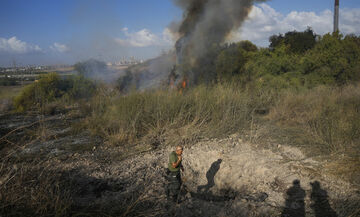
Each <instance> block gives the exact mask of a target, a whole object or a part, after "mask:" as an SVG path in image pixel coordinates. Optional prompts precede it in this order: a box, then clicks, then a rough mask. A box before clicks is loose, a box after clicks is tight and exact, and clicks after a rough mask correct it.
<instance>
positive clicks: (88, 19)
mask: <svg viewBox="0 0 360 217" xmlns="http://www.w3.org/2000/svg"><path fill="white" fill-rule="evenodd" d="M333 8H334V0H302V1H289V0H272V1H264V2H263V3H258V4H255V5H254V7H253V9H252V11H251V12H250V14H249V18H248V19H247V20H246V21H245V22H244V23H243V25H242V26H241V27H240V28H239V29H236V30H234V32H233V33H232V34H231V36H232V37H231V38H229V40H230V41H240V40H250V41H252V42H253V43H255V44H256V45H258V46H261V47H266V46H268V44H269V42H268V38H269V37H270V36H271V35H274V34H279V33H286V32H288V31H294V30H296V31H304V30H305V29H306V28H307V27H311V28H312V29H313V30H314V31H315V33H317V34H320V35H323V34H326V33H328V32H331V31H332V29H333ZM182 13H183V12H182V11H181V9H180V8H178V7H177V6H176V5H175V4H174V3H173V1H172V0H0V67H8V66H13V65H17V66H23V65H53V64H74V63H76V62H78V61H83V60H86V59H89V58H95V59H99V60H102V61H106V62H108V61H110V62H114V61H118V60H120V59H121V58H123V57H127V58H128V57H131V56H134V57H135V58H137V59H149V58H154V57H156V56H158V55H160V54H161V53H164V52H167V51H169V50H170V49H172V48H173V46H174V41H175V39H174V38H173V36H172V34H171V33H170V31H169V29H168V26H169V25H170V23H172V22H173V21H180V20H181V18H182ZM340 31H341V32H342V33H343V34H356V35H360V1H359V0H340Z"/></svg>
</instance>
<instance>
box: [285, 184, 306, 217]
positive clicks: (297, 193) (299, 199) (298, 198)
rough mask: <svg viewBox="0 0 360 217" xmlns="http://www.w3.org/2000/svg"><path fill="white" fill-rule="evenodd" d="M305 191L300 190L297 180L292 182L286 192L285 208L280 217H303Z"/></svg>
mask: <svg viewBox="0 0 360 217" xmlns="http://www.w3.org/2000/svg"><path fill="white" fill-rule="evenodd" d="M305 195H306V194H305V190H304V189H303V188H301V186H300V181H299V180H298V179H296V180H294V181H293V186H291V187H290V188H289V189H288V190H287V191H286V201H285V208H284V210H283V211H282V213H281V217H305V202H304V198H305Z"/></svg>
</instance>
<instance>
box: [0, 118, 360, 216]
mask: <svg viewBox="0 0 360 217" xmlns="http://www.w3.org/2000/svg"><path fill="white" fill-rule="evenodd" d="M80 118H81V117H80V116H77V115H76V114H67V115H63V114H61V113H59V114H55V115H52V116H41V115H38V114H28V115H14V114H13V115H11V114H8V115H2V116H0V129H1V131H0V133H1V138H2V140H1V143H0V149H1V155H2V157H4V156H5V155H6V154H7V155H8V154H9V153H11V154H12V156H13V157H12V158H11V159H12V160H9V161H8V162H7V164H6V165H7V166H12V167H13V169H9V170H7V171H9V174H14V175H13V176H14V177H15V178H16V174H17V172H16V171H17V170H18V169H17V168H19V167H20V165H23V164H24V163H26V162H29V164H30V163H34V161H31V160H30V161H29V160H28V159H32V158H33V159H41V161H42V165H43V166H41V169H40V170H37V171H38V172H39V173H41V174H39V175H37V174H35V176H38V177H41V175H42V174H49V175H53V174H58V177H59V179H61V183H62V184H61V187H60V189H61V190H60V192H69V194H70V197H69V198H71V200H69V201H68V202H69V204H70V208H69V210H70V212H69V213H67V214H66V215H74V216H184V217H190V216H207V217H209V216H284V217H285V216H298V217H302V216H316V217H320V216H338V217H341V216H359V215H360V213H359V210H358V207H359V205H360V202H359V201H360V191H359V189H358V188H356V187H355V186H353V185H352V184H350V183H348V182H345V181H343V180H341V179H339V178H337V177H334V176H331V175H329V174H326V173H325V172H324V170H323V166H322V163H321V162H320V161H318V160H317V159H315V158H309V157H306V156H305V155H304V154H303V153H302V152H301V151H300V150H299V149H297V148H294V147H291V146H280V145H279V146H278V145H276V146H274V147H272V148H266V147H264V146H261V144H251V143H248V142H245V141H243V140H242V139H241V138H242V137H241V135H237V134H234V135H232V136H230V137H228V138H224V139H204V140H202V141H199V142H197V143H196V144H187V145H185V149H184V155H183V158H184V160H183V165H184V167H185V172H184V173H183V174H182V178H183V185H182V188H181V195H180V197H179V200H178V203H174V202H171V201H168V200H167V198H166V195H165V186H166V184H167V180H166V172H165V171H166V169H165V168H166V165H167V160H168V154H169V153H170V152H171V151H172V149H173V147H168V146H166V147H161V146H159V147H157V148H154V147H152V146H151V145H148V146H147V145H146V144H143V145H141V146H140V145H139V146H133V147H126V148H125V147H111V146H109V145H105V144H104V142H103V141H102V140H101V139H100V138H96V137H92V136H91V135H90V133H89V132H87V131H84V130H76V127H74V126H76V124H77V122H78V121H79V120H80ZM9 132H12V133H11V134H8V133H9ZM7 134H8V135H7ZM4 136H5V137H4ZM3 159H4V158H3ZM9 159H10V158H9ZM14 159H16V160H14ZM5 178H6V177H5ZM5 178H2V179H1V180H0V188H1V187H4V185H5V184H6V182H5V181H6V180H5ZM3 179H4V180H5V181H4V180H3ZM4 183H5V184H4ZM10 183H11V182H10ZM1 185H3V186H1ZM7 185H9V184H7ZM24 191H25V190H24ZM3 192H4V191H3ZM5 196H6V195H5ZM3 197H4V195H3ZM0 199H1V195H0ZM12 209H15V208H14V207H12V206H11V204H10V205H8V206H7V207H2V209H1V210H0V211H1V212H2V213H1V215H2V216H14V214H13V212H12ZM29 209H30V208H29ZM20 212H21V211H20ZM23 212H24V213H23V214H24V215H23V216H26V212H28V213H31V210H30V211H29V210H28V211H23ZM17 213H19V211H18V212H17ZM29 215H30V214H29Z"/></svg>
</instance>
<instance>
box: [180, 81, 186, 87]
mask: <svg viewBox="0 0 360 217" xmlns="http://www.w3.org/2000/svg"><path fill="white" fill-rule="evenodd" d="M181 87H182V88H183V89H185V88H186V81H185V80H183V82H182V83H181Z"/></svg>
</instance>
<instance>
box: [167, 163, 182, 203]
mask: <svg viewBox="0 0 360 217" xmlns="http://www.w3.org/2000/svg"><path fill="white" fill-rule="evenodd" d="M167 180H168V184H167V189H166V194H167V196H168V198H169V199H173V200H174V201H176V200H177V197H178V194H179V192H180V186H181V175H180V171H179V172H171V171H170V170H168V171H167Z"/></svg>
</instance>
